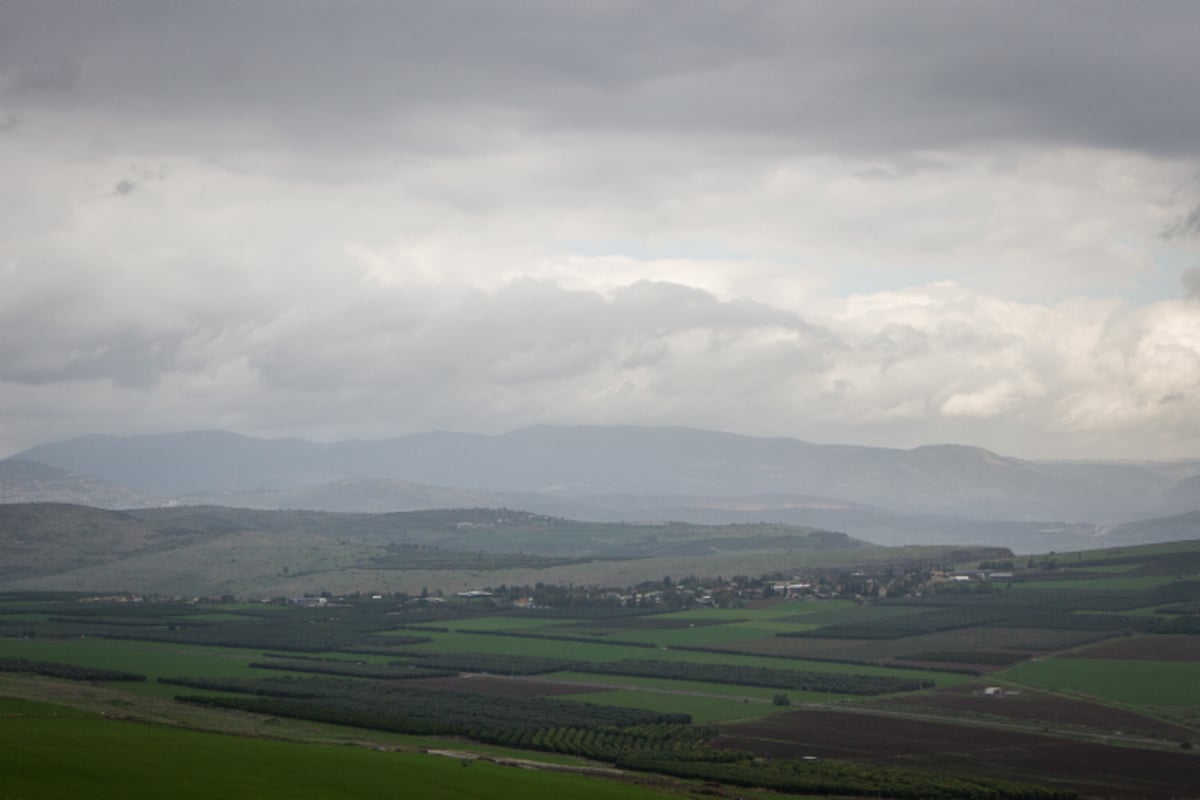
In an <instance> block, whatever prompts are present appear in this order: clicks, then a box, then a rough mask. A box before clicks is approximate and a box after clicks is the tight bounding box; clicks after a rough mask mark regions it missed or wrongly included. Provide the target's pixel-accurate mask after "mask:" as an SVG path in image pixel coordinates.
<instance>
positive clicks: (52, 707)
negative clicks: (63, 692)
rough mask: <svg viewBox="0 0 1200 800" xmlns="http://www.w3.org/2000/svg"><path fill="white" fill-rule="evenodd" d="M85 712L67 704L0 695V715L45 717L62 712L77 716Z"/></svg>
mask: <svg viewBox="0 0 1200 800" xmlns="http://www.w3.org/2000/svg"><path fill="white" fill-rule="evenodd" d="M86 713H87V712H84V711H78V710H76V709H74V708H69V707H68V706H60V705H58V704H57V703H45V702H42V701H41V700H29V699H26V698H24V697H2V696H0V716H25V715H38V716H43V717H45V716H53V715H60V714H63V715H69V716H75V717H78V716H83V715H85V714H86Z"/></svg>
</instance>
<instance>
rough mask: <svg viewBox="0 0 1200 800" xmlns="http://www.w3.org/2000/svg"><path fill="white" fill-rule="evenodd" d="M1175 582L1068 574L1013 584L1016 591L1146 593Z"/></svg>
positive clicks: (1158, 579) (1157, 578)
mask: <svg viewBox="0 0 1200 800" xmlns="http://www.w3.org/2000/svg"><path fill="white" fill-rule="evenodd" d="M1173 580H1175V576H1174V575H1171V576H1166V575H1163V576H1153V575H1150V576H1136V577H1115V578H1107V577H1106V578H1078V577H1073V576H1070V575H1069V574H1068V576H1067V577H1064V578H1063V579H1062V580H1039V581H1023V582H1018V583H1014V584H1013V589H1014V590H1021V591H1036V590H1042V589H1089V590H1093V591H1145V590H1147V589H1153V588H1154V587H1156V586H1162V585H1164V584H1167V583H1171V582H1172V581H1173Z"/></svg>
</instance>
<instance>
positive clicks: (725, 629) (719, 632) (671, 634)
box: [545, 621, 817, 647]
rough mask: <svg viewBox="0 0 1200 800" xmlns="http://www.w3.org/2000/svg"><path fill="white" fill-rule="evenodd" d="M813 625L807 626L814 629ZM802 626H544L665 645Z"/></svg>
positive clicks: (731, 639) (708, 642)
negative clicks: (638, 627)
mask: <svg viewBox="0 0 1200 800" xmlns="http://www.w3.org/2000/svg"><path fill="white" fill-rule="evenodd" d="M816 627H817V626H816V625H810V626H807V628H809V629H815V628H816ZM805 629H806V628H805V626H796V625H783V624H772V623H771V622H769V621H768V622H759V623H755V622H731V623H729V624H726V625H696V626H695V627H691V628H653V629H645V628H642V629H633V628H624V629H623V628H619V627H601V626H598V625H595V624H589V623H582V622H581V623H578V624H572V625H564V626H561V627H558V628H553V629H546V631H545V632H546V633H552V634H565V635H568V636H595V637H596V638H597V640H598V641H603V640H604V639H605V638H611V639H615V640H618V641H626V642H644V643H646V644H653V645H658V646H660V647H661V646H668V647H679V646H682V647H711V646H717V645H728V644H733V643H735V642H747V641H752V640H754V639H765V638H768V637H771V636H774V635H775V634H776V633H779V632H781V631H795V630H805Z"/></svg>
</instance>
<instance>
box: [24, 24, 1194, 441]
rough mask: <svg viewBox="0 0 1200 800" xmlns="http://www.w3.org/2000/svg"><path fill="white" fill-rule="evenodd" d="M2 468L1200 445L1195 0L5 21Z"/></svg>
mask: <svg viewBox="0 0 1200 800" xmlns="http://www.w3.org/2000/svg"><path fill="white" fill-rule="evenodd" d="M0 187H2V188H3V192H0V456H5V455H10V454H12V453H15V452H18V451H20V450H22V449H24V448H26V447H30V446H33V445H35V444H39V443H42V442H46V441H53V440H61V439H67V438H71V437H75V436H79V435H83V434H87V433H109V434H135V433H154V432H166V431H181V430H197V429H225V430H232V431H236V432H240V433H243V434H247V435H252V436H261V437H284V436H298V437H303V438H307V439H312V440H319V441H330V440H338V439H346V438H360V439H379V438H386V437H392V436H399V435H404V434H408V433H414V432H420V431H427V430H455V431H473V432H480V433H499V432H504V431H508V430H512V429H515V428H520V427H524V426H528V425H539V424H555V425H608V424H631V425H683V426H691V427H700V428H711V429H717V430H724V431H732V432H738V433H744V434H750V435H759V436H788V437H796V438H801V439H807V440H810V441H816V442H831V443H832V442H838V443H856V444H865V445H877V446H888V447H913V446H917V445H921V444H929V443H943V442H957V443H963V444H971V445H978V446H982V447H987V448H989V449H992V450H995V451H997V452H1000V453H1003V454H1006V455H1014V456H1022V457H1027V458H1105V459H1143V458H1152V459H1169V458H1182V457H1200V5H1197V4H1196V3H1194V2H1185V1H1184V0H1177V1H1175V2H1170V1H1165V0H1163V1H1158V2H1153V1H1151V0H1147V1H1146V2H1137V3H1130V2H1106V1H1105V0H1095V1H1092V0H1089V1H1088V2H1084V1H1083V0H1075V1H1071V0H1047V2H1039V3H1018V2H1004V3H983V2H965V1H964V2H953V3H950V2H916V1H914V0H889V2H881V1H880V0H874V1H872V2H867V0H850V1H849V2H802V1H799V0H797V1H794V2H739V1H738V0H722V1H721V2H715V1H713V2H710V1H706V0H688V1H687V2H672V1H671V0H656V1H655V2H649V3H647V2H620V1H619V0H604V2H578V3H575V2H571V3H564V2H561V0H546V1H545V2H540V1H537V0H529V1H528V2H516V1H507V2H498V1H497V0H479V1H478V2H472V1H471V0H449V1H447V0H430V1H429V2H388V3H385V2H368V1H367V0H357V1H356V0H348V1H339V2H334V1H333V0H303V1H302V2H282V1H281V0H280V1H278V2H277V1H275V0H237V1H236V2H221V3H162V2H158V1H157V0H144V1H142V2H134V1H132V0H105V1H104V2H85V3H79V2H57V1H56V0H38V1H37V2H33V1H32V0H9V1H8V2H4V3H0Z"/></svg>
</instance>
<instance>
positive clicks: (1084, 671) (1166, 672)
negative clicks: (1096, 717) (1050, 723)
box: [998, 658, 1200, 706]
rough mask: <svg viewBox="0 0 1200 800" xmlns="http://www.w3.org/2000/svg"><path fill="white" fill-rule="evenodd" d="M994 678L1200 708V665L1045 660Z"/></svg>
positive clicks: (1110, 698)
mask: <svg viewBox="0 0 1200 800" xmlns="http://www.w3.org/2000/svg"><path fill="white" fill-rule="evenodd" d="M998 677H1002V678H1004V679H1006V680H1010V681H1012V682H1014V683H1018V684H1021V685H1026V686H1033V687H1037V688H1041V689H1050V690H1052V691H1057V692H1068V693H1071V694H1081V695H1089V696H1092V697H1096V698H1099V699H1101V700H1104V701H1111V702H1118V703H1132V704H1138V705H1163V706H1185V705H1189V706H1200V663H1185V662H1163V661H1119V660H1115V659H1091V658H1046V659H1039V660H1037V661H1035V662H1031V663H1027V664H1019V665H1017V666H1015V667H1012V668H1011V669H1008V670H1005V671H1004V672H1003V673H1000V675H999V676H998Z"/></svg>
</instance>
